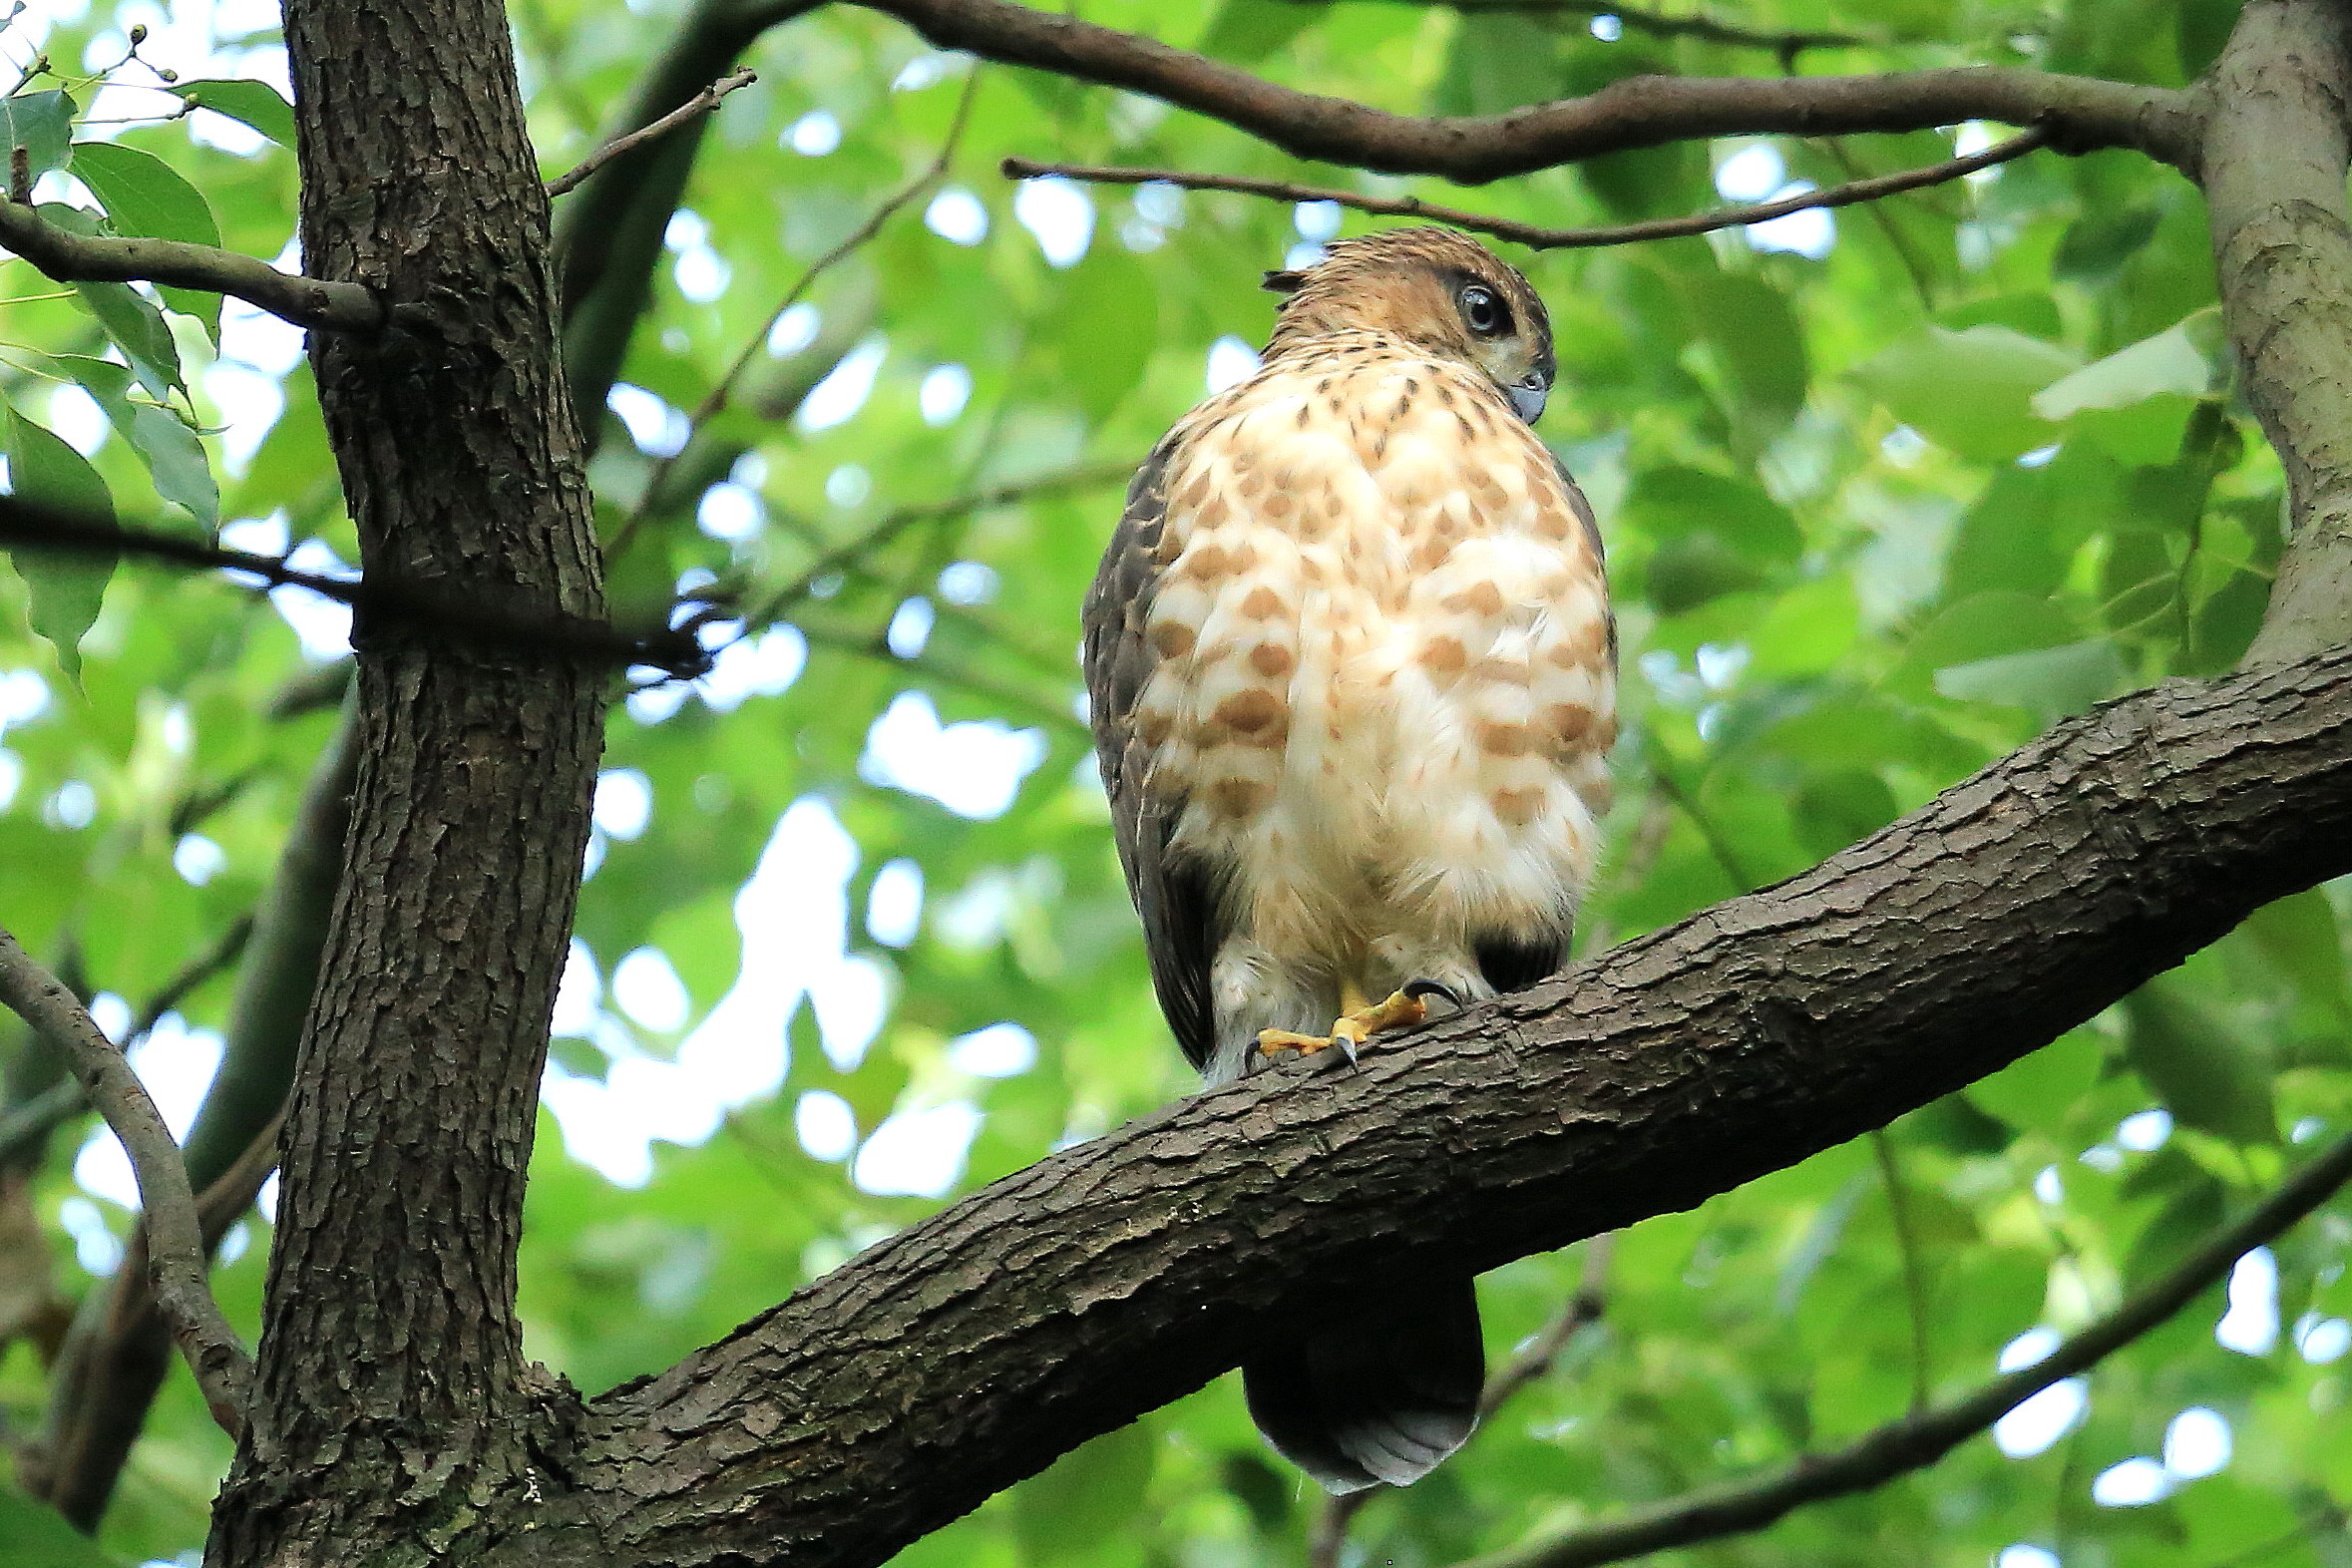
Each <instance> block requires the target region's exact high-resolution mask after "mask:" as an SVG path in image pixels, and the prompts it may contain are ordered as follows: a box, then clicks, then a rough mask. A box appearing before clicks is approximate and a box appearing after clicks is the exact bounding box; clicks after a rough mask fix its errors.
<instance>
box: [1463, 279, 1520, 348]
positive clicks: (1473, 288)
mask: <svg viewBox="0 0 2352 1568" xmlns="http://www.w3.org/2000/svg"><path fill="white" fill-rule="evenodd" d="M1461 304H1462V320H1463V321H1464V322H1466V323H1468V325H1469V328H1470V330H1471V331H1473V332H1475V333H1477V334H1478V335H1479V336H1480V337H1493V336H1495V335H1496V334H1498V333H1500V332H1501V331H1503V330H1504V328H1505V327H1507V326H1508V325H1509V323H1510V312H1509V311H1508V310H1507V309H1505V308H1504V306H1503V302H1502V301H1501V300H1499V299H1497V298H1495V297H1494V291H1493V290H1492V289H1488V288H1481V287H1480V286H1479V285H1478V284H1476V283H1472V284H1471V285H1470V286H1469V287H1467V288H1465V289H1463V290H1462V292H1461Z"/></svg>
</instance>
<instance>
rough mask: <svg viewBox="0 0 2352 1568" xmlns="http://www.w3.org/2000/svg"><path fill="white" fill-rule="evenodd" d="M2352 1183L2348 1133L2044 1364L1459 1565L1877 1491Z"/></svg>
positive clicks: (1584, 1566) (2219, 1274) (1543, 1563)
mask: <svg viewBox="0 0 2352 1568" xmlns="http://www.w3.org/2000/svg"><path fill="white" fill-rule="evenodd" d="M2347 1180H2352V1137H2346V1138H2343V1139H2341V1140H2339V1141H2338V1142H2336V1143H2335V1144H2333V1145H2331V1146H2330V1147H2329V1148H2328V1149H2327V1151H2326V1152H2325V1153H2323V1154H2321V1155H2320V1156H2319V1157H2318V1158H2317V1159H2315V1160H2313V1161H2312V1162H2311V1163H2310V1164H2309V1165H2307V1166H2305V1167H2304V1168H2303V1169H2302V1170H2301V1171H2299V1172H2298V1173H2296V1175H2295V1176H2294V1177H2293V1178H2291V1179H2290V1180H2289V1181H2287V1182H2286V1184H2285V1185H2283V1186H2281V1187H2280V1188H2279V1189H2278V1190H2277V1191H2276V1192H2274V1193H2272V1194H2271V1195H2270V1196H2269V1197H2268V1198H2266V1199H2264V1200H2263V1201H2262V1203H2261V1204H2260V1205H2258V1206H2257V1207H2256V1208H2255V1209H2254V1210H2253V1212H2252V1213H2250V1214H2248V1215H2247V1216H2246V1217H2245V1218H2244V1219H2242V1220H2239V1221H2238V1222H2237V1223H2236V1224H2234V1225H2229V1226H2225V1227H2223V1228H2222V1229H2221V1230H2219V1231H2216V1232H2215V1233H2214V1234H2213V1235H2212V1236H2211V1237H2210V1238H2209V1239H2208V1240H2207V1241H2206V1242H2205V1243H2204V1245H2203V1246H2201V1247H2199V1248H2198V1249H2197V1250H2196V1252H2195V1253H2194V1254H2193V1255H2191V1256H2190V1257H2189V1258H2188V1259H2187V1260H2186V1261H2185V1262H2183V1263H2181V1264H2180V1265H2179V1266H2178V1267H2176V1268H2174V1269H2173V1270H2172V1271H2171V1272H2170V1273H2168V1274H2166V1275H2165V1276H2164V1277H2163V1278H2162V1279H2160V1280H2158V1281H2157V1282H2156V1284H2154V1285H2152V1286H2150V1287H2149V1288H2148V1289H2146V1290H2144V1291H2142V1292H2140V1293H2139V1294H2138V1295H2136V1296H2134V1297H2132V1298H2131V1299H2130V1300H2128V1301H2126V1302H2125V1303H2124V1304H2123V1305H2122V1306H2120V1307H2118V1308H2117V1309H2116V1310H2115V1311H2113V1312H2111V1313H2109V1314H2108V1315H2107V1316H2105V1317H2103V1318H2100V1319H2098V1320H2097V1321H2096V1322H2094V1323H2092V1324H2090V1325H2089V1326H2088V1327H2086V1328H2085V1329H2083V1330H2082V1331H2081V1332H2080V1333H2078V1334H2076V1335H2074V1336H2073V1337H2071V1338H2070V1339H2068V1340H2067V1341H2066V1342H2065V1343H2064V1344H2062V1345H2060V1346H2059V1347H2058V1349H2057V1350H2055V1351H2053V1352H2052V1353H2051V1354H2050V1356H2049V1357H2048V1358H2047V1359H2046V1360H2043V1361H2040V1362H2037V1363H2035V1364H2034V1365H2033V1366H2031V1367H2021V1368H2019V1369H2018V1370H2017V1371H2015V1372H2009V1373H2007V1374H2005V1375H2003V1376H1999V1377H1996V1378H1994V1379H1993V1380H1992V1381H1991V1382H1988V1383H1986V1384H1985V1385H1984V1386H1983V1387H1981V1388H1979V1389H1978V1390H1977V1391H1976V1392H1975V1393H1972V1394H1970V1395H1969V1396H1968V1397H1966V1398H1964V1399H1961V1400H1959V1401H1957V1402H1955V1403H1952V1404H1947V1405H1943V1406H1941V1407H1939V1408H1936V1409H1930V1410H1924V1411H1920V1412H1918V1413H1916V1414H1911V1415H1906V1416H1904V1417H1902V1418H1901V1419H1900V1420H1894V1421H1889V1422H1887V1423H1886V1424H1885V1425H1883V1426H1880V1427H1878V1428H1877V1429H1876V1430H1874V1431H1871V1432H1869V1433H1867V1434H1866V1435H1864V1436H1863V1437H1861V1438H1860V1439H1858V1440H1857V1441H1855V1442H1853V1443H1851V1444H1849V1445H1847V1446H1846V1447H1844V1448H1841V1449H1838V1450H1836V1451H1835V1452H1833V1453H1808V1454H1804V1455H1802V1456H1800V1457H1799V1458H1797V1459H1796V1460H1794V1461H1793V1462H1792V1463H1790V1464H1788V1465H1786V1466H1784V1467H1783V1468H1781V1469H1779V1470H1776V1471H1774V1472H1772V1473H1771V1474H1769V1475H1765V1476H1763V1477H1760V1478H1759V1479H1756V1480H1752V1481H1743V1482H1735V1483H1732V1484H1730V1485H1725V1486H1720V1487H1712V1488H1708V1489H1706V1490H1703V1491H1699V1492H1695V1493H1692V1494H1691V1495H1689V1496H1685V1497H1679V1498H1673V1499H1670V1500H1668V1501H1666V1502H1663V1503H1660V1504H1658V1505H1657V1506H1655V1507H1652V1508H1645V1509H1642V1510H1639V1511H1637V1512H1635V1513H1632V1514H1629V1515H1628V1516H1626V1517H1624V1518H1621V1519H1613V1520H1610V1521H1607V1522H1605V1523H1603V1524H1600V1525H1596V1526H1593V1527H1591V1528H1588V1529H1581V1530H1574V1531H1570V1532H1567V1533H1564V1534H1559V1535H1552V1536H1541V1537H1538V1538H1536V1539H1534V1540H1531V1541H1526V1542H1523V1543H1521V1544H1520V1545H1518V1546H1514V1547H1510V1548H1508V1549H1506V1550H1504V1551H1500V1552H1495V1553H1492V1554H1490V1555H1488V1556H1484V1557H1479V1558H1475V1559H1472V1560H1471V1561H1470V1562H1468V1563H1464V1564H1462V1565H1460V1568H1598V1565H1600V1564H1603V1563H1616V1562H1624V1561H1626V1560H1627V1559H1629V1558H1634V1557H1642V1556H1646V1555H1648V1554H1649V1553H1651V1552H1658V1551H1664V1550H1666V1549H1667V1548H1669V1547H1674V1546H1690V1545H1693V1544H1695V1543H1697V1542H1700V1541H1712V1540H1720V1539H1722V1538H1723V1537H1725V1536H1729V1535H1742V1534H1747V1533H1749V1532H1751V1531H1755V1530H1761V1529H1763V1528H1764V1527H1765V1526H1766V1525H1769V1524H1771V1523H1773V1522H1774V1521H1775V1520H1778V1519H1779V1518H1781V1517H1782V1516H1783V1515H1785V1514H1787V1513H1789V1512H1791V1511H1792V1510H1794V1509H1796V1508H1799V1507H1802V1506H1803V1505H1804V1504H1806V1503H1811V1502H1820V1501H1823V1500H1824V1499H1827V1498H1831V1497H1843V1496H1847V1495H1850V1494H1851V1493H1854V1492H1859V1491H1867V1490H1869V1489H1870V1488H1871V1487H1874V1486H1880V1485H1883V1484H1885V1483H1886V1482H1887V1481H1890V1480H1892V1479H1894V1478H1895V1477H1896V1476H1898V1475H1902V1474H1906V1473H1908V1472H1909V1471H1912V1470H1917V1469H1923V1468H1925V1467H1926V1466H1928V1465H1930V1464H1933V1463H1935V1462H1936V1461H1937V1460H1938V1459H1941V1458H1942V1457H1943V1456H1944V1455H1945V1454H1947V1453H1949V1452H1951V1451H1952V1450H1953V1449H1954V1448H1956V1447H1958V1446H1959V1445H1960V1444H1961V1443H1963V1442H1966V1441H1967V1440H1968V1439H1969V1438H1971V1437H1974V1436H1975V1435H1977V1434H1978V1433H1979V1432H1982V1431H1984V1430H1986V1429H1987V1428H1988V1427H1990V1426H1991V1425H1992V1424H1993V1423H1994V1422H1995V1421H1997V1420H1999V1419H2000V1418H2001V1417H2002V1416H2004V1415H2006V1414H2008V1413H2009V1412H2010V1411H2011V1410H2013V1409H2016V1408H2017V1407H2018V1406H2019V1405H2020V1404H2023V1403H2024V1402H2025V1401H2026V1400H2028V1399H2030V1398H2032V1397H2033V1396H2034V1395H2035V1394H2037V1393H2040V1392H2041V1391H2042V1390H2043V1389H2044V1388H2047V1387H2050V1386H2051V1385H2052V1384H2054V1383H2058V1382H2062V1381H2064V1380H2065V1379H2067V1378H2069V1377H2072V1376H2074V1375H2075V1374H2076V1373H2078V1372H2084V1371H2087V1370H2088V1369H2090V1368H2092V1367H2095V1366H2097V1365H2098V1364H2099V1363H2100V1362H2102V1361H2104V1360H2105V1359H2106V1358H2107V1357H2109V1356H2111V1355H2113V1354H2114V1353H2115V1352H2117V1351H2119V1350H2122V1349H2123V1348H2124V1347H2125V1346H2127V1345H2130V1344H2131V1343H2132V1342H2133V1341H2134V1340H2137V1339H2139V1338H2140V1337H2141V1336H2142V1335H2144V1334H2146V1333H2148V1332H2149V1331H2150V1330H2152V1329H2154V1328H2156V1326H2158V1325H2159V1324H2162V1323H2164V1322H2165V1321H2166V1320H2168V1319H2170V1318H2171V1317H2172V1316H2173V1315H2174V1314H2175V1313H2177V1312H2179V1311H2180V1310H2181V1309H2182V1308H2184V1307H2186V1306H2187V1305H2188V1304H2189V1303H2190V1302H2192V1301H2194V1300H2196V1299H2197V1297H2199V1296H2201V1295H2203V1294H2204V1293H2205V1292H2206V1291H2208V1290H2210V1289H2211V1288H2212V1287H2213V1286H2215V1285H2217V1284H2219V1283H2220V1282H2221V1280H2222V1279H2223V1278H2225V1277H2226V1276H2227V1275H2228V1273H2229V1271H2230V1269H2231V1267H2232V1266H2233V1265H2234V1264H2235V1263H2236V1262H2237V1260H2238V1259H2240V1258H2242V1257H2244V1256H2245V1255H2246V1254H2247V1253H2249V1252H2252V1251H2253V1250H2254V1249H2255V1248H2256V1247H2260V1246H2262V1245H2264V1244H2265V1243H2267V1242H2269V1241H2271V1240H2272V1239H2273V1238H2275V1237H2277V1236H2278V1235H2279V1234H2280V1233H2281V1232H2283V1231H2285V1230H2286V1229H2287V1227H2289V1226H2291V1225H2293V1224H2294V1223H2295V1222H2296V1221H2297V1220H2300V1219H2302V1218H2303V1217H2304V1216H2305V1215H2308V1214H2309V1213H2311V1211H2312V1210H2314V1209H2316V1208H2318V1207H2319V1206H2320V1205H2321V1204H2323V1203H2325V1202H2326V1201H2327V1200H2328V1199H2329V1198H2330V1197H2332V1196H2333V1195H2334V1194H2335V1192H2336V1191H2337V1189H2338V1188H2340V1187H2342V1186H2343V1185H2344V1183H2345V1182H2346V1181H2347Z"/></svg>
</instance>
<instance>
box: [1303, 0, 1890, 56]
mask: <svg viewBox="0 0 2352 1568" xmlns="http://www.w3.org/2000/svg"><path fill="white" fill-rule="evenodd" d="M1294 3H1297V4H1311V3H1313V0H1294ZM1414 3H1416V4H1426V5H1434V6H1441V7H1443V8H1444V9H1445V10H1448V11H1458V12H1460V13H1461V14H1462V15H1464V16H1482V15H1490V14H1504V15H1514V16H1575V17H1602V16H1609V17H1615V18H1616V19H1617V20H1618V21H1619V22H1621V23H1623V24H1624V25H1625V26H1626V27H1628V28H1630V29H1632V30H1633V31H1634V32H1637V33H1648V34H1649V35H1651V36H1652V37H1653V38H1696V39H1698V40H1699V41H1700V42H1701V43H1708V44H1726V45H1730V46H1731V47H1733V48H1736V49H1768V50H1770V51H1771V52H1772V53H1773V54H1775V55H1777V56H1779V58H1780V59H1781V60H1782V61H1791V60H1794V59H1795V58H1796V57H1797V56H1798V55H1800V54H1802V53H1804V52H1805V51H1806V50H1808V49H1867V48H1882V47H1885V46H1888V45H1891V44H1895V43H1898V42H1901V40H1898V39H1893V38H1865V37H1863V36H1862V35H1861V34H1859V33H1822V32H1809V33H1808V32H1801V31H1791V32H1778V33H1776V32H1768V31H1764V30H1761V29H1758V28H1753V27H1742V26H1741V25H1740V24H1739V23H1737V22H1726V21H1724V20H1722V19H1721V18H1719V17H1714V16H1709V15H1707V14H1706V13H1705V12H1695V13H1693V14H1691V15H1689V16H1670V15H1668V14H1667V13H1666V12H1663V11H1645V10H1643V9H1642V8H1641V7H1640V6H1626V5H1617V4H1614V3H1613V0H1414Z"/></svg>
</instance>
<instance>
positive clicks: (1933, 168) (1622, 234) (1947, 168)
mask: <svg viewBox="0 0 2352 1568" xmlns="http://www.w3.org/2000/svg"><path fill="white" fill-rule="evenodd" d="M2049 142H2050V138H2049V136H2048V135H2047V134H2046V133H2045V132H2042V131H2040V130H2034V131H2027V132H2024V133H2022V134H2021V135H2018V136H2014V137H2011V138H2010V139H2009V140H2008V141H2006V142H2002V143H2000V144H1998V145H1996V146H1993V147H1988V148H1986V149H1985V150H1984V151H1983V152H1981V153H1971V154H1969V155H1968V156H1967V157H1966V158H1955V159H1950V160H1947V161H1946V162H1944V163H1941V164H1931V165H1929V166H1927V167H1925V168H1923V169H1905V170H1901V171H1899V172H1897V173H1895V174H1891V175H1878V176H1875V177H1873V178H1871V179H1868V180H1855V181H1850V182H1848V183H1847V184H1845V185H1841V186H1831V187H1830V188H1829V189H1828V190H1826V191H1808V192H1805V193H1803V194H1802V195H1799V196H1781V197H1780V198H1778V199H1777V200H1772V201H1760V202H1757V203H1756V204H1755V205H1753V206H1733V207H1725V208H1724V209H1723V210H1721V211H1717V212H1694V213H1692V214H1691V215H1690V216H1688V217H1658V218H1651V219H1650V220H1648V221H1646V222H1640V223H1612V224H1609V225H1607V226H1605V227H1599V228H1545V227H1542V226H1541V225H1539V224H1535V223H1522V222H1520V221H1518V220H1517V219H1516V218H1509V217H1495V216H1492V215H1490V214H1488V213H1483V212H1465V211H1463V210H1462V209H1461V208H1459V207H1452V206H1439V205H1437V204H1436V203H1435V202H1433V201H1423V200H1422V199H1421V198H1420V197H1419V196H1368V195H1366V194H1365V193H1363V192H1361V191H1342V190H1337V189H1334V188H1331V187H1325V186H1302V185H1294V184H1292V183H1291V182H1289V181H1285V180H1256V179H1252V178H1250V177H1248V176H1246V175H1196V174H1190V173H1187V172H1185V171H1183V170H1178V169H1115V168H1103V167H1100V166H1096V165H1089V164H1039V163H1033V162H1031V161H1030V160H1028V159H1025V158H1007V159H1005V160H1004V162H1003V165H1002V168H1003V171H1004V174H1005V177H1006V178H1007V179H1011V180H1036V179H1040V178H1042V177H1045V176H1049V175H1053V176H1059V177H1061V178H1062V179H1065V180H1083V181H1086V182H1088V183H1090V184H1094V185H1114V186H1142V185H1156V184H1166V185H1172V186H1182V187H1183V188H1184V189H1185V190H1187V191H1234V192H1239V193H1241V194H1242V195H1244V196H1271V197H1273V198H1274V199H1275V200H1278V201H1334V202H1337V203H1339V204H1340V205H1341V206H1345V207H1353V208H1355V209H1356V210H1357V211H1359V212H1371V213H1373V214H1374V215H1377V216H1382V217H1422V218H1427V219H1429V220H1430V221H1431V222H1436V223H1450V224H1452V225H1453V226H1454V227H1456V228H1467V229H1470V230H1472V231H1473V232H1475V233H1481V234H1492V235H1493V236H1494V237H1495V238H1497V239H1508V240H1511V241H1513V242H1514V243H1517V244H1522V245H1526V246H1528V247H1529V248H1531V249H1535V250H1572V249H1589V248H1592V247H1595V246H1599V245H1624V244H1633V243H1636V242H1638V241H1640V240H1645V239H1679V238H1682V237H1685V236H1687V235H1690V234H1707V233H1713V232H1714V231H1715V230H1716V229H1719V228H1739V227H1743V226H1745V225H1747V224H1749V223H1762V222H1766V221H1769V220H1770V219H1772V218H1775V217H1786V216H1787V215H1788V214H1789V213H1791V212H1803V211H1808V210H1810V209H1812V208H1814V207H1831V206H1851V205H1853V204H1854V203H1855V202H1857V201H1875V200H1877V199H1878V198H1880V197H1881V196H1894V195H1895V194H1897V193H1898V192H1903V191H1917V190H1920V189H1922V188H1923V187H1926V186H1940V185H1944V184H1946V183H1948V182H1950V181H1954V180H1958V179H1960V178H1961V177H1962V176H1964V175H1972V174H1974V173H1976V172H1977V171H1978V170H1980V169H1990V168H1992V167H1993V166H1994V165H1995V164H2006V163H2008V162H2009V161H2010V160H2011V159H2013V158H2023V157H2024V156H2025V155H2026V154H2028V153H2031V152H2032V151H2034V149H2036V148H2038V147H2046V146H2048V145H2049Z"/></svg>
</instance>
